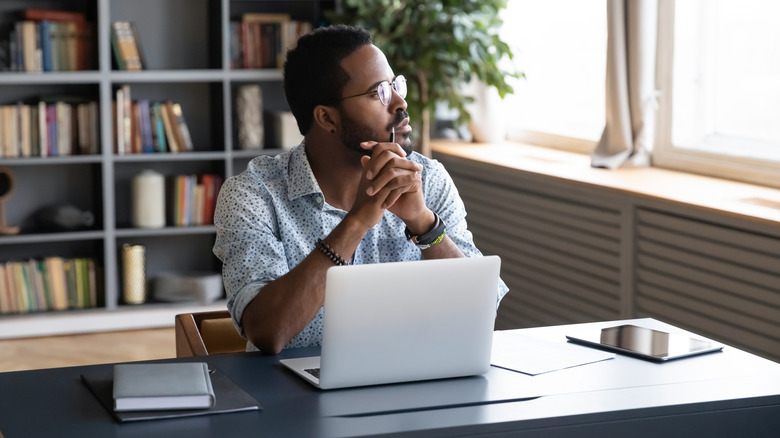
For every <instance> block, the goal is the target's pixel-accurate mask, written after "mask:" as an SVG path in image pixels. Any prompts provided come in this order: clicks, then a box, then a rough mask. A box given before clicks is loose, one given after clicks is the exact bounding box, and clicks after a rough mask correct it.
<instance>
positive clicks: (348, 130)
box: [341, 111, 414, 157]
mask: <svg viewBox="0 0 780 438" xmlns="http://www.w3.org/2000/svg"><path fill="white" fill-rule="evenodd" d="M408 117H409V113H407V112H406V111H402V112H398V113H396V119H395V120H393V123H391V124H390V125H388V126H387V130H386V131H385V132H384V133H377V132H376V131H374V129H372V128H370V127H368V126H366V125H364V124H362V123H360V122H358V121H356V120H354V119H352V118H350V117H349V116H347V115H346V114H342V126H343V130H342V134H341V143H342V144H343V145H344V146H345V147H346V148H347V149H350V150H353V151H355V152H358V153H359V154H361V155H366V156H371V153H372V151H371V150H370V149H363V148H362V147H360V143H363V142H364V141H377V142H386V141H389V140H390V128H391V127H393V126H397V125H398V124H400V123H401V122H402V121H403V120H404V119H406V118H408ZM395 142H396V143H398V144H399V145H400V146H401V149H403V150H404V152H405V153H406V156H407V157H408V156H409V155H410V154H411V153H412V151H414V143H413V142H412V138H411V133H406V134H396V135H395Z"/></svg>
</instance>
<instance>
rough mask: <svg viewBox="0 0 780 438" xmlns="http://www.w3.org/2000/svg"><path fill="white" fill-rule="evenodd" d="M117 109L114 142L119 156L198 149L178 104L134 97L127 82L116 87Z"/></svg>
mask: <svg viewBox="0 0 780 438" xmlns="http://www.w3.org/2000/svg"><path fill="white" fill-rule="evenodd" d="M113 109H114V117H113V119H114V135H115V137H114V144H115V145H116V150H115V151H116V153H117V154H119V155H124V154H140V153H152V152H191V151H192V150H193V149H194V148H193V144H192V136H191V135H190V130H189V127H188V126H187V122H186V120H185V119H184V113H183V112H182V109H181V105H180V104H178V103H174V102H171V101H164V102H151V101H149V100H148V99H138V100H133V99H132V96H131V92H130V86H128V85H123V86H121V87H119V88H118V89H117V90H116V101H115V102H114V108H113Z"/></svg>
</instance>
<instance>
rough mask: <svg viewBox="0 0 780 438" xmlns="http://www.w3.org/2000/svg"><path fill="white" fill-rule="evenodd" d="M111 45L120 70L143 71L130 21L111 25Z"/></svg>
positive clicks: (116, 22)
mask: <svg viewBox="0 0 780 438" xmlns="http://www.w3.org/2000/svg"><path fill="white" fill-rule="evenodd" d="M111 45H112V47H113V50H114V59H115V60H116V63H117V68H118V69H119V70H126V71H141V70H143V64H141V57H140V55H139V52H138V45H137V44H136V40H135V36H134V34H133V28H132V27H131V25H130V22H129V21H115V22H113V23H111Z"/></svg>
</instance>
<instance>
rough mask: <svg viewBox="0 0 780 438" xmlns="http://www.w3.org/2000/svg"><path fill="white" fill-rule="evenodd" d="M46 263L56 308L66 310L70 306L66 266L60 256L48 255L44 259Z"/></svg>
mask: <svg viewBox="0 0 780 438" xmlns="http://www.w3.org/2000/svg"><path fill="white" fill-rule="evenodd" d="M43 262H44V264H45V265H46V274H47V277H48V280H49V288H50V289H51V295H52V301H53V302H54V310H66V309H67V308H68V292H67V287H66V285H65V268H64V263H63V259H62V258H60V257H46V258H44V259H43Z"/></svg>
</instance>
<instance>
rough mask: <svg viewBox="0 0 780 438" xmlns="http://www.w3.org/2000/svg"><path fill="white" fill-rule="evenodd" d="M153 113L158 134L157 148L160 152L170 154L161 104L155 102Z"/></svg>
mask: <svg viewBox="0 0 780 438" xmlns="http://www.w3.org/2000/svg"><path fill="white" fill-rule="evenodd" d="M152 112H153V113H154V124H155V127H156V128H155V132H156V134H157V147H158V148H159V152H168V144H167V142H166V139H165V137H166V135H165V131H166V128H165V123H164V122H163V111H162V107H161V106H160V103H159V102H155V103H154V105H152Z"/></svg>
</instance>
